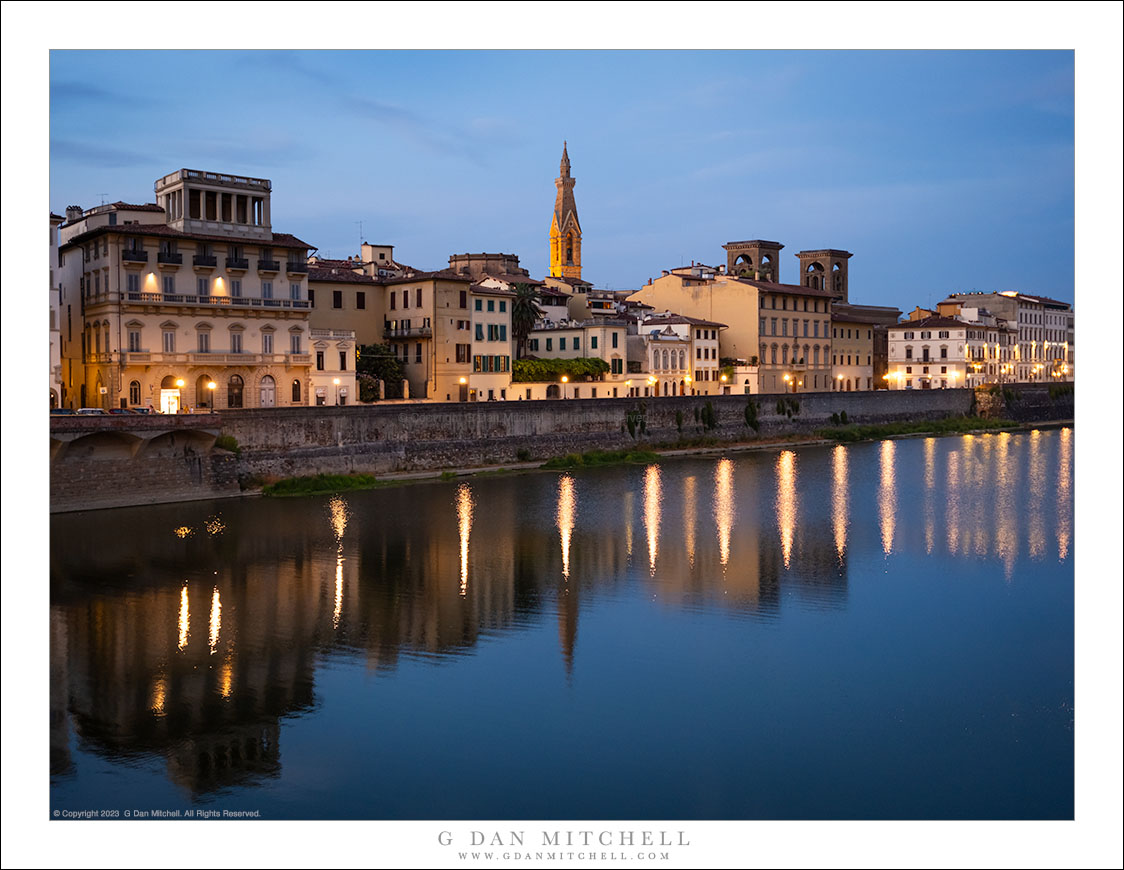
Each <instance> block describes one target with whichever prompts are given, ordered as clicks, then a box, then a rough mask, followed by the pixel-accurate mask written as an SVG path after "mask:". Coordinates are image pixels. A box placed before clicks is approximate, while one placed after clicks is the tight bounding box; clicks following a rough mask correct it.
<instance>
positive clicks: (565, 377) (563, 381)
mask: <svg viewBox="0 0 1124 870" xmlns="http://www.w3.org/2000/svg"><path fill="white" fill-rule="evenodd" d="M562 383H564V384H568V383H570V378H569V377H568V376H566V375H562Z"/></svg>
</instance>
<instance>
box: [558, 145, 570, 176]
mask: <svg viewBox="0 0 1124 870" xmlns="http://www.w3.org/2000/svg"><path fill="white" fill-rule="evenodd" d="M558 168H559V171H560V173H561V175H562V177H563V178H569V177H570V155H569V154H567V153H566V140H565V139H563V140H562V162H561V163H560V164H559V167H558Z"/></svg>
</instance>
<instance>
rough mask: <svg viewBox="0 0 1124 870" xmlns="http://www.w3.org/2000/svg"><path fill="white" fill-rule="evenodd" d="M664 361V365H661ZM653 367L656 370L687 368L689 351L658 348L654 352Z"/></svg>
mask: <svg viewBox="0 0 1124 870" xmlns="http://www.w3.org/2000/svg"><path fill="white" fill-rule="evenodd" d="M661 361H662V363H663V364H662V365H661ZM652 368H653V369H654V370H655V371H660V370H667V369H685V368H687V351H685V350H679V351H675V350H671V351H669V350H666V349H665V350H663V351H660V350H658V349H657V350H656V351H655V352H654V353H653V354H652Z"/></svg>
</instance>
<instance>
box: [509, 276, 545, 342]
mask: <svg viewBox="0 0 1124 870" xmlns="http://www.w3.org/2000/svg"><path fill="white" fill-rule="evenodd" d="M514 290H515V299H513V300H512V302H511V335H512V337H513V338H514V339H515V342H516V344H515V356H516V357H522V356H523V353H524V351H525V350H526V345H527V336H528V335H530V334H531V330H532V329H534V328H535V322H536V321H537V320H538V319H539V318H540V317H542V316H543V311H542V309H541V308H539V306H538V304H537V303H538V301H539V291H538V290H537V289H535V287H534V285H533V284H515V285H514Z"/></svg>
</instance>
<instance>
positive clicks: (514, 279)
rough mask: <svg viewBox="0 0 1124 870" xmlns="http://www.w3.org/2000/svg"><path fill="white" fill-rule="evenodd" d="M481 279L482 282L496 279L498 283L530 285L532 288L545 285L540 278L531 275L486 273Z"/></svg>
mask: <svg viewBox="0 0 1124 870" xmlns="http://www.w3.org/2000/svg"><path fill="white" fill-rule="evenodd" d="M480 278H481V280H483V279H484V278H495V279H496V280H497V281H506V282H507V283H508V284H530V285H531V286H532V287H538V286H540V285H542V283H543V282H542V281H540V280H539V279H538V278H532V277H531V276H530V275H512V274H510V273H509V272H501V273H498V274H493V273H492V272H484V273H483V274H482V275H481V276H480Z"/></svg>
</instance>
